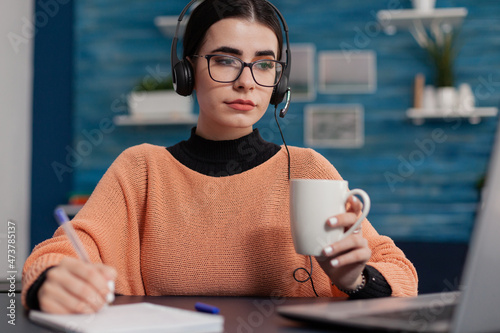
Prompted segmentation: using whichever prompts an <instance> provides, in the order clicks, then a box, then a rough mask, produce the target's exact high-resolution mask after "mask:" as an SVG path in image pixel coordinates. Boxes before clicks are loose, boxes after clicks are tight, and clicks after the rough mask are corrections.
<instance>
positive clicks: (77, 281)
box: [38, 257, 116, 314]
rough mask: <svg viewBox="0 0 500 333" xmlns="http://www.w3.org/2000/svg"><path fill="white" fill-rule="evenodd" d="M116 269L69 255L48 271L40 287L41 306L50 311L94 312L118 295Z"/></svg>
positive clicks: (63, 312)
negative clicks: (115, 293) (115, 289)
mask: <svg viewBox="0 0 500 333" xmlns="http://www.w3.org/2000/svg"><path fill="white" fill-rule="evenodd" d="M115 278H116V271H115V269H114V268H112V267H110V266H106V265H103V264H91V263H85V262H83V261H81V260H78V259H75V258H71V257H66V258H64V259H63V260H62V261H61V263H60V264H59V265H58V266H56V267H54V268H51V269H50V270H49V271H48V272H47V277H46V280H45V282H44V283H43V284H42V286H41V287H40V290H39V291H38V302H39V304H40V309H41V310H42V311H45V312H50V313H59V314H67V313H93V312H96V311H98V310H100V309H101V308H102V307H103V306H104V305H105V304H107V303H111V302H112V301H113V299H114V281H115Z"/></svg>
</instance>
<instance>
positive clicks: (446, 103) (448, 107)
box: [436, 87, 457, 114]
mask: <svg viewBox="0 0 500 333" xmlns="http://www.w3.org/2000/svg"><path fill="white" fill-rule="evenodd" d="M436 99H437V107H438V108H439V109H440V111H441V112H442V113H445V114H447V113H450V112H452V111H454V110H455V108H456V103H457V90H456V89H455V87H438V88H437V91H436Z"/></svg>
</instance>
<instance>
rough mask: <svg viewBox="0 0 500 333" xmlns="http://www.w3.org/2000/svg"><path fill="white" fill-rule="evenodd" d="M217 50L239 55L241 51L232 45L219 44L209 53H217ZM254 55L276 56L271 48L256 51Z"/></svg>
mask: <svg viewBox="0 0 500 333" xmlns="http://www.w3.org/2000/svg"><path fill="white" fill-rule="evenodd" d="M217 52H222V53H227V54H234V55H238V56H241V55H242V54H243V52H242V51H241V50H238V49H235V48H234V47H229V46H221V47H218V48H216V49H215V50H212V52H210V53H217ZM255 56H256V57H262V56H272V57H276V54H275V53H274V51H273V50H263V51H257V52H255Z"/></svg>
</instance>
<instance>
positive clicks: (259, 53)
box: [255, 50, 276, 58]
mask: <svg viewBox="0 0 500 333" xmlns="http://www.w3.org/2000/svg"><path fill="white" fill-rule="evenodd" d="M255 56H257V57H262V56H272V57H273V58H276V54H274V51H273V50H265V51H257V52H255Z"/></svg>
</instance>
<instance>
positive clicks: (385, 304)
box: [277, 127, 500, 333]
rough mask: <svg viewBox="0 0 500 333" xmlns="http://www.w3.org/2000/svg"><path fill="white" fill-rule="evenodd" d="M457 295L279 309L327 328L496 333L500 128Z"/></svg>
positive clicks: (499, 323)
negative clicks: (324, 325)
mask: <svg viewBox="0 0 500 333" xmlns="http://www.w3.org/2000/svg"><path fill="white" fill-rule="evenodd" d="M486 179H487V180H486V185H485V188H484V189H483V194H482V200H481V206H480V207H479V210H478V214H477V218H476V221H475V225H474V230H473V233H472V237H471V242H470V246H469V251H468V253H467V257H466V261H465V265H464V270H463V274H462V281H461V283H460V288H459V291H453V292H441V293H433V294H425V295H419V296H416V297H404V298H403V297H401V298H398V297H385V298H378V299H368V300H350V301H346V302H328V303H315V304H309V305H282V306H279V307H278V308H277V311H278V313H279V314H280V315H282V316H284V317H286V318H290V319H294V320H300V321H307V322H315V323H322V324H326V325H327V326H329V327H330V326H331V327H352V328H358V329H360V328H361V329H367V330H371V331H373V330H385V331H405V332H452V333H473V332H500V293H499V292H498V290H499V289H500V288H499V281H500V258H499V257H498V256H499V254H500V201H499V200H500V127H498V128H497V134H496V139H495V143H494V146H493V150H492V154H491V159H490V164H489V168H488V174H487V178H486Z"/></svg>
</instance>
